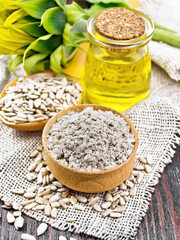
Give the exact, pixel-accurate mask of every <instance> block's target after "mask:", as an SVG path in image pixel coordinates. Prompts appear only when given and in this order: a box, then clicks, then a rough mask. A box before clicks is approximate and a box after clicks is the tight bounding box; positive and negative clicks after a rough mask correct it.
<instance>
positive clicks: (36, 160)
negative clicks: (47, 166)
mask: <svg viewBox="0 0 180 240" xmlns="http://www.w3.org/2000/svg"><path fill="white" fill-rule="evenodd" d="M41 161H42V153H41V152H38V155H37V156H36V158H35V159H34V162H35V163H36V164H37V165H38V164H39V163H40V162H41Z"/></svg>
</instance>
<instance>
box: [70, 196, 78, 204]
mask: <svg viewBox="0 0 180 240" xmlns="http://www.w3.org/2000/svg"><path fill="white" fill-rule="evenodd" d="M69 200H70V202H71V204H72V205H73V204H76V203H77V198H76V197H75V196H71V197H70V199H69Z"/></svg>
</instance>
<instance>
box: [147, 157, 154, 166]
mask: <svg viewBox="0 0 180 240" xmlns="http://www.w3.org/2000/svg"><path fill="white" fill-rule="evenodd" d="M146 159H147V163H148V164H149V165H152V164H153V162H154V161H153V158H152V156H151V155H147V158H146Z"/></svg>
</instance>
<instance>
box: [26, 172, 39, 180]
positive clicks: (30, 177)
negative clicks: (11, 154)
mask: <svg viewBox="0 0 180 240" xmlns="http://www.w3.org/2000/svg"><path fill="white" fill-rule="evenodd" d="M36 178H37V176H36V174H35V173H30V172H29V173H28V174H26V179H27V180H28V181H29V182H32V181H34V180H35V179H36Z"/></svg>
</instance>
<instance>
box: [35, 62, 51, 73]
mask: <svg viewBox="0 0 180 240" xmlns="http://www.w3.org/2000/svg"><path fill="white" fill-rule="evenodd" d="M49 65H50V60H49V59H44V60H41V61H39V62H37V63H36V64H35V65H34V66H33V68H32V69H31V72H32V73H37V72H44V71H46V70H48V69H49Z"/></svg>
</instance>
